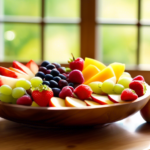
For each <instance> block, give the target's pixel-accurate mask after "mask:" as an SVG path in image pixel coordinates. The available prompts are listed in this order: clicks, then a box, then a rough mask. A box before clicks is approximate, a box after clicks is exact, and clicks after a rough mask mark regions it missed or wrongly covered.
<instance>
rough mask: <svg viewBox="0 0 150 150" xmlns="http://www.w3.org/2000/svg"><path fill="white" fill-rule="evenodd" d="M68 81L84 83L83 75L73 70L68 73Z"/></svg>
mask: <svg viewBox="0 0 150 150" xmlns="http://www.w3.org/2000/svg"><path fill="white" fill-rule="evenodd" d="M68 79H69V81H70V82H73V83H79V84H82V83H83V82H84V78H83V74H82V72H81V71H80V70H77V69H75V70H73V71H71V72H70V73H69V76H68Z"/></svg>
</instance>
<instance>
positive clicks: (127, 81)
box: [118, 77, 132, 88]
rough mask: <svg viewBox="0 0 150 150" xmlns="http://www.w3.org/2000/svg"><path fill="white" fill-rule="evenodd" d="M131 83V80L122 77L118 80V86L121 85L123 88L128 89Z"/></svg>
mask: <svg viewBox="0 0 150 150" xmlns="http://www.w3.org/2000/svg"><path fill="white" fill-rule="evenodd" d="M131 81H132V78H129V77H122V78H120V79H119V80H118V84H121V85H123V86H124V87H125V88H129V84H130V82H131Z"/></svg>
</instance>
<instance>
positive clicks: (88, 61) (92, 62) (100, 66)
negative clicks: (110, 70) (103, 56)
mask: <svg viewBox="0 0 150 150" xmlns="http://www.w3.org/2000/svg"><path fill="white" fill-rule="evenodd" d="M88 65H94V66H96V67H97V68H98V69H99V70H103V69H104V68H106V66H105V65H104V64H103V63H101V62H99V61H97V60H95V59H92V58H88V57H86V58H85V61H84V68H83V70H84V69H85V68H86V67H87V66H88Z"/></svg>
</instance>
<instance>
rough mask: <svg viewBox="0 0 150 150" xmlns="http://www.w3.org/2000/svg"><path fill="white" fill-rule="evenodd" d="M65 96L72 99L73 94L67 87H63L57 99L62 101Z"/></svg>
mask: <svg viewBox="0 0 150 150" xmlns="http://www.w3.org/2000/svg"><path fill="white" fill-rule="evenodd" d="M67 96H69V97H73V92H72V90H71V88H70V87H69V86H65V87H63V89H62V90H61V92H60V93H59V97H60V98H62V99H65V98H66V97H67Z"/></svg>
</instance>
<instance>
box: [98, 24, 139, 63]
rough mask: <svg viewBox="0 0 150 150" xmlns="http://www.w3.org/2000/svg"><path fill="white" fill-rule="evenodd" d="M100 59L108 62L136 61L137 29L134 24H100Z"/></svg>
mask: <svg viewBox="0 0 150 150" xmlns="http://www.w3.org/2000/svg"><path fill="white" fill-rule="evenodd" d="M98 29H99V35H100V37H101V38H100V40H101V41H100V40H99V41H100V44H99V51H101V54H99V56H98V57H99V60H100V59H101V58H102V61H103V62H104V63H106V64H110V63H112V62H122V63H125V64H129V65H132V64H135V63H136V39H137V33H136V31H137V29H136V27H133V26H109V25H107V26H102V27H100V26H99V28H98Z"/></svg>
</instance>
